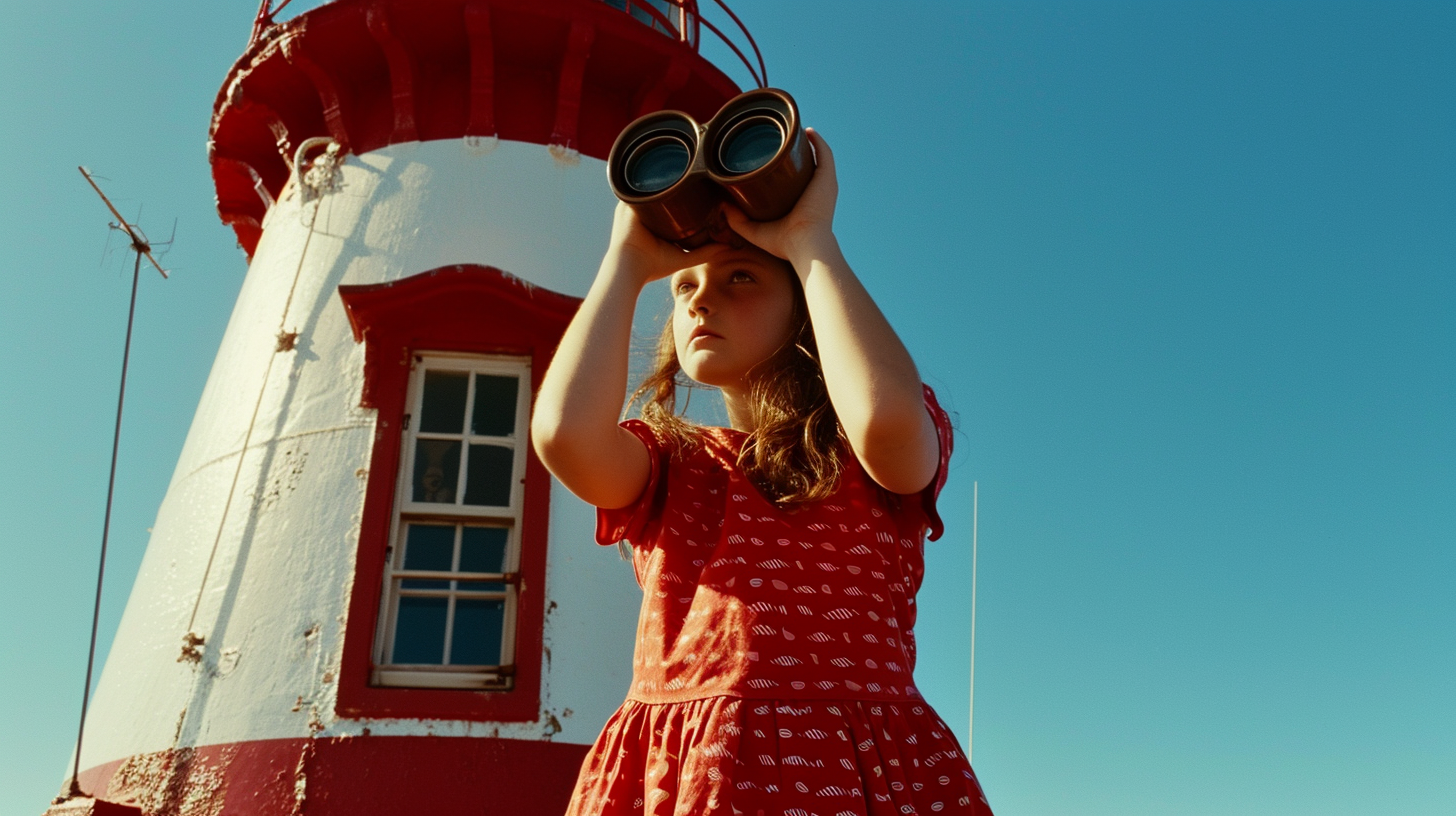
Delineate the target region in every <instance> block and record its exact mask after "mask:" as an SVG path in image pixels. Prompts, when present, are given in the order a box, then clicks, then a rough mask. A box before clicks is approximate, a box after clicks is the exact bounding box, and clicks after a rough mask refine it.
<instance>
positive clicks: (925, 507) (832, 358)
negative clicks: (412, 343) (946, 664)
mask: <svg viewBox="0 0 1456 816" xmlns="http://www.w3.org/2000/svg"><path fill="white" fill-rule="evenodd" d="M809 133H810V138H811V140H812V142H813V145H814V149H815V153H816V156H817V159H818V169H817V171H816V172H815V175H814V179H813V181H812V182H811V183H810V185H809V188H808V189H807V190H806V191H805V192H804V195H803V197H802V198H800V200H799V202H798V204H797V205H795V207H794V209H793V211H792V212H790V213H789V214H788V215H787V216H785V217H784V218H783V219H781V220H779V221H775V222H772V223H757V222H753V221H750V220H748V219H747V218H746V217H745V216H744V215H743V214H742V213H740V212H738V211H737V210H735V209H733V208H731V207H730V208H727V209H726V216H727V218H728V224H729V226H731V227H732V228H733V230H734V231H735V232H736V233H737V234H738V235H739V236H742V237H743V238H744V239H746V240H747V241H748V242H749V243H750V244H751V245H747V246H742V247H734V246H729V245H725V244H709V245H707V246H705V247H702V248H700V249H696V250H693V251H691V252H687V253H684V252H682V251H681V250H679V249H678V248H677V247H675V246H672V245H670V244H667V243H665V242H663V241H660V240H658V239H657V238H656V237H654V236H653V235H652V234H651V233H649V232H648V231H647V230H646V229H645V228H643V227H642V226H641V224H640V223H639V222H638V221H637V219H636V217H635V216H634V215H633V213H632V211H631V210H630V209H629V208H627V207H626V206H625V205H619V206H618V208H617V215H616V221H615V224H614V225H613V228H612V237H611V242H610V245H609V247H608V249H607V254H606V257H605V258H604V259H603V260H602V266H601V269H600V271H599V272H598V273H597V278H596V281H595V282H594V283H593V285H592V288H591V291H590V293H589V294H588V295H587V297H586V300H585V301H584V302H583V303H582V305H581V309H580V311H579V312H578V313H577V316H576V318H575V319H574V320H573V321H572V323H571V326H570V327H569V328H568V329H567V331H566V334H565V336H564V337H563V339H562V342H561V347H560V349H559V350H558V351H557V353H556V358H555V359H554V360H553V361H552V363H551V368H550V370H548V371H547V373H546V377H545V380H544V381H543V383H542V385H541V391H540V393H539V394H538V395H537V398H536V409H535V415H534V416H533V418H532V422H531V432H532V437H533V439H534V440H535V445H536V450H537V452H538V454H539V455H540V457H541V459H542V461H543V462H544V463H545V464H546V466H547V467H548V468H549V469H550V470H551V472H552V473H554V474H555V475H556V477H557V478H558V479H560V480H561V482H562V483H563V484H564V485H566V487H567V488H569V489H570V490H571V491H572V492H573V493H575V494H576V495H578V496H580V497H581V498H582V499H584V500H586V501H588V502H591V503H592V504H594V505H596V506H597V507H598V508H600V509H599V511H598V516H597V540H598V541H599V542H600V543H602V544H609V543H615V542H618V541H622V540H626V541H628V542H630V543H631V545H632V552H633V565H634V567H635V569H636V573H637V578H638V582H639V583H641V585H642V587H643V592H644V599H643V604H642V615H641V617H640V619H639V622H638V630H637V632H638V634H637V648H636V656H635V659H634V664H633V665H634V672H633V680H632V686H631V690H630V691H629V693H628V696H627V701H626V702H625V703H624V704H623V705H622V707H621V708H620V709H619V710H618V711H617V713H616V714H615V715H614V716H613V717H612V718H611V720H610V721H609V722H608V723H607V725H606V728H605V729H604V730H603V732H602V735H601V737H599V738H598V740H597V743H596V745H595V746H594V747H593V748H592V750H591V752H590V753H589V754H588V755H587V758H586V761H585V763H584V764H583V766H582V770H581V776H580V778H579V779H578V781H577V787H576V792H575V794H574V795H573V797H572V802H571V807H570V810H569V814H570V816H617V815H618V814H622V815H625V814H629V813H630V814H652V815H653V816H703V815H704V814H721V816H732V815H734V814H747V816H881V814H883V816H890V815H891V814H894V815H895V816H904V815H905V814H916V813H918V814H925V815H926V816H929V814H950V813H956V814H990V808H989V807H988V806H987V804H986V800H985V798H984V796H983V795H982V793H981V789H980V786H979V784H978V783H977V781H976V777H975V775H974V774H973V773H972V772H971V768H970V765H969V764H968V762H967V761H966V758H965V756H964V754H962V753H961V751H960V748H959V746H958V745H957V744H956V741H955V738H954V736H952V734H951V732H950V729H949V728H947V727H946V725H945V724H944V723H943V722H942V721H941V720H940V718H939V717H938V716H936V714H935V712H933V711H932V710H931V709H930V707H929V706H928V705H926V704H925V702H924V701H923V700H922V699H921V697H920V694H919V692H918V691H917V690H916V689H915V685H914V682H913V680H912V678H911V671H912V669H913V668H914V665H915V641H914V636H913V634H912V631H911V629H912V627H913V625H914V622H915V592H916V590H917V589H918V587H919V585H920V579H921V576H922V574H923V560H922V553H921V548H922V545H923V542H924V539H925V536H926V533H927V532H929V533H930V537H931V538H936V537H938V536H939V534H940V532H941V522H940V519H939V517H938V516H937V515H936V512H935V498H936V494H937V493H938V492H939V490H940V487H941V485H942V484H943V483H944V479H945V468H946V464H947V462H948V461H949V458H950V447H951V435H950V424H949V420H948V419H947V417H946V415H945V413H944V412H943V411H942V410H941V409H940V407H939V406H938V405H937V404H936V402H935V398H934V396H933V395H932V394H931V392H930V391H929V389H928V388H925V387H924V386H922V384H921V382H920V378H919V375H918V374H917V373H916V370H915V364H914V362H913V361H912V360H911V359H910V355H909V354H908V353H907V352H906V350H905V347H904V345H902V344H901V343H900V340H899V338H898V337H896V336H895V333H894V331H893V330H892V329H891V328H890V325H889V323H888V322H886V320H885V318H884V316H883V315H882V314H881V313H880V311H879V309H878V308H877V307H876V306H875V304H874V301H873V300H871V299H870V296H869V294H868V293H867V292H866V291H865V290H864V288H863V286H861V285H860V283H859V281H858V279H856V278H855V276H854V273H853V272H852V271H850V268H849V265H848V264H847V263H846V262H845V260H844V256H843V255H842V254H841V253H840V250H839V245H838V242H837V240H836V238H835V236H834V232H833V217H834V207H835V201H836V198H837V196H838V182H837V180H836V178H835V172H834V160H833V157H832V155H831V154H830V152H829V148H828V146H827V145H826V144H825V143H824V140H823V139H822V138H820V137H819V136H818V135H817V134H815V133H814V132H813V131H812V130H811V131H810V132H809ZM668 276H671V289H672V296H673V312H672V319H671V321H670V322H669V323H668V325H667V326H666V327H665V329H664V332H663V337H662V343H661V346H660V348H659V353H658V368H657V370H656V371H655V372H654V373H653V374H651V375H650V376H649V377H648V378H647V380H646V382H644V383H643V385H642V388H641V389H639V390H638V392H637V394H636V397H638V398H640V399H641V401H642V403H643V407H642V419H641V420H628V421H626V422H623V423H621V424H618V422H617V420H618V412H619V410H620V408H621V405H622V402H623V398H624V396H625V394H626V383H627V358H628V346H629V341H630V334H631V321H632V312H633V308H634V306H635V304H636V301H637V297H638V295H639V293H640V292H641V291H642V288H643V286H644V285H646V284H647V283H648V282H650V281H653V280H657V279H659V278H664V277H668ZM679 373H681V374H685V375H686V376H688V377H690V378H691V379H693V380H695V381H696V382H698V383H702V384H704V385H708V386H713V387H716V388H717V390H718V391H719V393H721V394H722V397H723V402H724V407H725V408H726V410H727V415H728V420H729V424H730V427H728V428H703V427H698V426H696V425H693V424H691V423H690V422H688V421H687V420H685V419H683V418H682V417H680V416H678V415H677V414H676V413H675V412H674V407H675V384H676V380H677V376H678V375H679Z"/></svg>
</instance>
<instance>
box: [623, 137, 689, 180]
mask: <svg viewBox="0 0 1456 816" xmlns="http://www.w3.org/2000/svg"><path fill="white" fill-rule="evenodd" d="M691 159H692V153H691V152H690V151H689V149H688V145H687V143H686V142H684V141H683V140H682V138H680V137H678V136H675V135H658V136H652V137H650V138H648V139H645V140H643V141H642V142H641V143H640V144H638V145H637V146H636V147H634V148H633V149H632V152H631V154H630V155H628V156H627V166H626V168H625V171H624V173H623V176H624V178H625V181H626V182H627V184H628V185H629V186H630V187H631V188H632V189H633V190H635V191H637V192H638V193H641V194H644V195H646V194H650V193H656V192H659V191H662V190H666V189H667V188H669V187H671V186H672V185H673V184H676V183H677V180H678V179H680V178H682V176H683V173H686V172H687V169H688V163H689V162H690V161H691Z"/></svg>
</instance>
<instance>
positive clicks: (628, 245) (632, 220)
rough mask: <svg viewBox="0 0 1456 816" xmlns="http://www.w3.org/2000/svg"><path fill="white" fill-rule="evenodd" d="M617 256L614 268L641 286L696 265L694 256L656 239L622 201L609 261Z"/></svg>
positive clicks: (613, 221)
mask: <svg viewBox="0 0 1456 816" xmlns="http://www.w3.org/2000/svg"><path fill="white" fill-rule="evenodd" d="M614 255H615V257H616V261H617V262H616V264H614V267H615V268H616V269H617V270H619V271H620V272H622V273H624V274H628V275H631V276H632V278H633V279H634V282H635V283H637V284H638V285H641V286H645V285H646V284H648V283H651V282H652V281H655V280H659V279H661V278H665V277H667V276H668V275H671V274H672V273H674V272H676V271H678V270H679V269H683V268H685V267H688V266H692V265H693V263H694V260H693V258H694V256H693V253H691V252H684V251H683V250H682V249H681V248H680V247H678V246H677V245H675V244H671V243H668V242H667V241H664V240H662V239H661V238H658V237H657V236H656V235H653V234H652V232H651V231H650V230H648V229H647V227H645V226H643V225H642V221H641V220H640V219H638V217H637V211H636V210H633V209H632V208H631V207H629V206H627V205H626V204H625V203H623V202H621V201H618V202H617V211H616V214H615V215H614V216H613V219H612V237H611V239H610V241H609V243H608V246H607V257H608V258H609V259H610V258H612V257H613V256H614ZM604 267H605V264H604Z"/></svg>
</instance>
